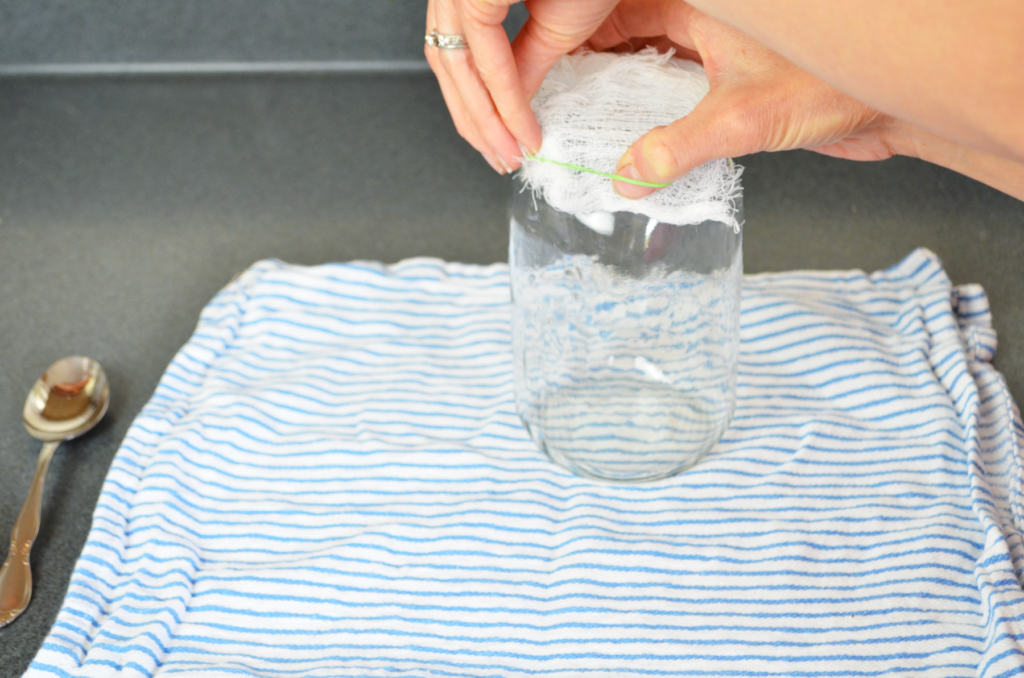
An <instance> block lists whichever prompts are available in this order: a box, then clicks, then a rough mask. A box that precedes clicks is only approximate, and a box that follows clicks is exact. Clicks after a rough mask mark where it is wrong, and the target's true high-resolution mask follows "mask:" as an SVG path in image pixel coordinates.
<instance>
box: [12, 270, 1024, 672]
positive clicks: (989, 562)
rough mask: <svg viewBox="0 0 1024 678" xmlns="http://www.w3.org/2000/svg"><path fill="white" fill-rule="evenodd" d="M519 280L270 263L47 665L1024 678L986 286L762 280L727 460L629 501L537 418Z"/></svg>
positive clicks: (130, 486)
mask: <svg viewBox="0 0 1024 678" xmlns="http://www.w3.org/2000/svg"><path fill="white" fill-rule="evenodd" d="M508 304H509V292H508V282H507V269H506V267H505V266H502V265H494V266H488V267H478V266H465V265H459V264H446V263H443V262H441V261H437V260H430V259H414V260H410V261H405V262H403V263H400V264H398V265H395V266H389V267H385V266H381V265H377V264H369V263H355V264H346V265H329V266H318V267H315V268H302V267H296V266H288V265H284V264H281V263H277V262H262V263H259V264H257V265H255V266H254V267H253V268H252V269H250V270H249V271H248V272H246V273H245V274H244V275H243V276H242V277H241V278H240V279H239V280H237V281H236V282H234V283H232V284H231V285H230V286H229V287H228V288H227V289H225V290H224V291H223V292H221V293H220V294H219V295H218V296H217V297H216V298H215V299H214V300H213V301H212V302H211V303H210V305H209V306H208V307H207V308H206V310H205V311H204V312H203V314H202V317H201V319H200V322H199V327H198V329H197V331H196V334H195V336H193V337H192V339H191V340H190V341H189V342H188V344H186V345H185V347H184V348H183V349H182V350H181V352H180V353H179V354H178V355H177V357H175V359H174V361H173V362H172V363H171V365H170V367H169V368H168V369H167V373H166V375H165V376H164V378H163V379H162V380H161V382H160V385H159V387H158V388H157V391H156V393H155V395H154V396H153V399H152V400H151V401H150V403H149V404H148V405H147V406H146V407H145V409H144V410H143V411H142V413H141V414H140V415H139V417H138V419H137V420H136V421H135V423H134V424H133V425H132V427H131V429H130V430H129V432H128V435H127V436H126V438H125V440H124V444H123V445H122V447H121V450H120V451H119V452H118V454H117V457H116V459H115V460H114V463H113V466H112V467H111V470H110V475H109V478H108V479H107V481H106V485H105V486H104V489H103V493H102V495H101V497H100V500H99V505H98V507H97V509H96V513H95V519H94V523H93V527H92V532H91V533H90V535H89V539H88V542H87V544H86V546H85V550H84V551H83V553H82V557H81V559H80V560H79V562H78V565H77V567H76V568H75V571H74V574H73V576H72V579H71V584H70V588H69V591H68V595H67V600H66V602H65V604H64V607H63V609H62V610H61V612H60V615H59V617H58V619H57V622H56V624H55V626H54V628H53V631H52V632H51V634H50V636H49V637H48V638H47V640H46V641H45V644H44V645H43V647H42V650H41V651H40V653H39V655H38V657H37V658H36V660H35V662H34V663H33V664H32V668H31V669H30V671H29V675H30V676H33V677H42V676H53V675H56V676H110V675H123V676H153V675H157V674H161V675H163V674H185V675H195V676H211V677H215V676H239V675H242V676H260V677H282V678H291V677H294V676H317V677H321V676H371V675H372V676H399V677H411V676H424V677H433V678H439V677H441V678H444V677H452V678H454V677H462V676H488V677H489V676H588V677H593V676H596V677H600V676H638V677H639V676H748V677H749V676H790V675H797V676H804V677H812V676H830V677H834V676H877V675H882V674H887V675H889V674H907V675H912V676H971V675H981V676H989V677H992V678H995V677H996V676H1008V675H1015V674H1018V673H1022V672H1024V654H1022V650H1024V622H1022V617H1024V594H1022V590H1021V584H1020V581H1021V579H1022V567H1024V561H1022V556H1024V545H1022V541H1021V537H1020V533H1019V531H1018V530H1019V528H1020V526H1021V523H1022V512H1021V506H1022V505H1021V491H1022V487H1021V477H1022V474H1021V465H1020V464H1021V459H1022V456H1021V444H1022V440H1024V435H1022V427H1021V422H1020V415H1019V412H1018V411H1017V409H1016V407H1015V405H1014V403H1013V401H1012V399H1011V397H1010V395H1009V393H1008V392H1007V390H1006V387H1005V385H1004V382H1003V379H1002V377H1000V375H999V374H998V373H997V372H996V371H995V370H994V369H993V368H992V367H991V365H990V364H989V361H990V360H991V358H992V355H993V351H994V348H995V335H994V333H993V331H992V329H991V327H990V316H989V312H988V309H987V301H986V298H985V294H984V292H983V291H982V290H981V288H979V287H977V286H967V287H960V288H953V287H952V286H951V285H950V282H949V280H948V278H947V277H946V275H945V273H944V272H943V270H942V267H941V265H940V263H939V261H938V260H937V258H936V257H935V256H934V255H932V254H931V253H929V252H927V251H923V250H922V251H918V252H915V253H913V254H912V255H911V256H910V257H909V258H907V259H906V260H905V261H903V262H902V263H901V264H899V265H897V266H895V267H894V268H892V269H889V270H887V271H883V272H880V273H876V274H874V275H870V276H869V275H866V274H864V273H860V272H855V271H854V272H842V273H836V272H811V273H808V272H801V273H788V274H771V275H758V276H750V277H748V278H746V280H745V287H744V290H743V330H742V348H741V359H740V360H741V362H740V378H739V392H738V393H739V405H738V408H737V411H736V417H735V420H734V422H733V425H732V427H731V428H730V430H729V432H728V433H727V434H726V437H725V438H724V439H723V440H722V442H721V443H720V444H719V445H718V446H717V447H716V448H715V449H714V450H713V452H712V453H711V454H710V455H709V456H708V457H707V458H706V459H705V460H704V461H702V462H701V463H700V464H698V465H697V466H696V467H694V468H693V469H692V470H690V471H689V472H687V473H685V474H683V475H681V476H677V477H675V478H672V479H669V480H666V481H661V482H657V483H654V484H650V485H641V486H623V487H617V486H609V485H602V484H596V483H593V482H589V481H587V480H583V479H580V478H577V477H575V476H572V475H570V474H568V473H566V472H565V471H563V470H562V469H560V468H558V467H556V466H554V465H552V464H551V463H549V462H548V461H546V460H545V459H544V458H543V457H542V456H541V454H540V453H539V452H538V451H537V450H536V449H535V448H534V446H533V444H532V443H531V442H530V440H529V438H527V436H526V434H525V433H524V432H523V429H522V427H521V425H520V423H519V421H518V420H517V418H516V414H515V412H514V409H513V403H512V375H511V370H512V364H511V360H510V351H509V308H508Z"/></svg>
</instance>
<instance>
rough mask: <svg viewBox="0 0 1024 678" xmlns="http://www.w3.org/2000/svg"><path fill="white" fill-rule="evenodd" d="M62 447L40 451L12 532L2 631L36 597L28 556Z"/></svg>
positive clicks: (1, 581) (0, 601) (0, 583)
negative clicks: (56, 454)
mask: <svg viewBox="0 0 1024 678" xmlns="http://www.w3.org/2000/svg"><path fill="white" fill-rule="evenodd" d="M58 445H60V442H49V443H46V444H44V445H43V449H42V450H40V452H39V461H38V462H37V463H36V474H35V476H34V477H33V478H32V485H31V487H29V490H28V496H27V497H25V503H24V504H22V505H21V512H20V513H19V514H18V520H17V521H15V523H14V530H13V531H12V532H11V551H10V553H8V554H7V561H6V562H5V563H4V566H3V568H2V569H0V627H2V626H5V625H7V624H10V623H11V622H12V621H14V620H15V619H16V618H17V617H18V615H20V614H21V613H22V612H24V611H25V608H26V607H28V601H29V599H30V598H31V597H32V569H31V568H30V567H29V564H28V554H29V552H30V551H31V550H32V543H33V542H34V541H35V540H36V535H37V534H39V515H40V508H41V507H42V504H43V485H44V484H45V483H46V470H47V469H48V468H49V467H50V460H51V459H52V458H53V453H54V452H55V451H56V449H57V446H58Z"/></svg>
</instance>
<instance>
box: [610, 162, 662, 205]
mask: <svg viewBox="0 0 1024 678" xmlns="http://www.w3.org/2000/svg"><path fill="white" fill-rule="evenodd" d="M616 174H618V175H619V176H620V177H625V178H627V179H637V180H640V181H643V177H642V176H640V173H639V172H637V171H636V168H635V167H633V166H632V165H626V166H625V167H620V168H619V171H618V172H616ZM612 188H614V189H615V192H616V193H618V194H619V195H621V196H622V197H623V198H629V199H630V200H637V199H639V198H642V197H644V196H645V195H650V194H651V193H654V189H653V188H648V187H647V186H638V185H636V184H631V183H629V182H628V181H614V180H613V181H612Z"/></svg>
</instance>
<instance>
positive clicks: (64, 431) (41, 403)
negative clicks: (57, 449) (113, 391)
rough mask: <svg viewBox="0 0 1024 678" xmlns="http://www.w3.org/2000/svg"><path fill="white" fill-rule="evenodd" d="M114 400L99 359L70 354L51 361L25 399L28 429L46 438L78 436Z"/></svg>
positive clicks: (31, 432) (85, 430)
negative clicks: (111, 399) (111, 398)
mask: <svg viewBox="0 0 1024 678" xmlns="http://www.w3.org/2000/svg"><path fill="white" fill-rule="evenodd" d="M109 404H110V387H109V385H108V384H107V375H106V373H104V371H103V368H102V367H101V366H100V364H99V363H98V362H96V361H95V360H93V359H92V358H86V357H85V356H77V355H76V356H70V357H67V358H63V359H62V360H58V361H57V362H55V363H54V364H52V365H50V366H49V367H48V368H47V369H46V371H45V372H43V376H41V377H39V379H38V380H36V383H35V384H33V385H32V390H31V391H29V394H28V398H26V399H25V409H24V410H22V413H21V417H22V421H23V422H24V424H25V430H26V431H28V433H29V435H30V436H32V437H33V438H37V439H39V440H42V441H49V442H52V441H61V440H70V439H72V438H77V437H78V436H80V435H82V434H83V433H85V432H87V431H88V430H89V429H91V428H92V427H93V426H95V425H96V424H98V423H99V421H100V419H102V418H103V415H104V414H106V413H107V406H108V405H109Z"/></svg>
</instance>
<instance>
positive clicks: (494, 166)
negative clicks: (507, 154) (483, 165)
mask: <svg viewBox="0 0 1024 678" xmlns="http://www.w3.org/2000/svg"><path fill="white" fill-rule="evenodd" d="M484 160H486V161H487V164H488V165H490V166H491V169H493V170H494V171H495V172H497V173H498V174H504V173H505V168H504V167H502V166H501V165H500V164H498V159H497V158H492V157H491V156H489V155H485V156H484Z"/></svg>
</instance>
